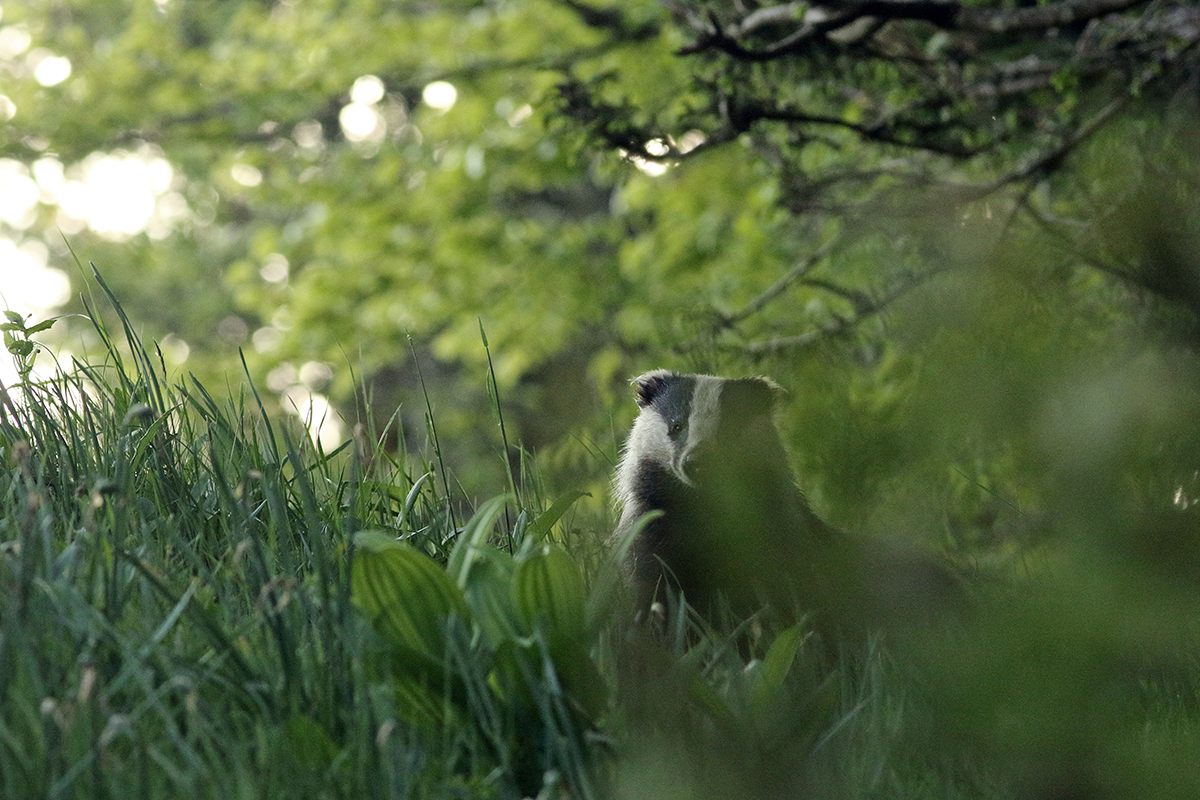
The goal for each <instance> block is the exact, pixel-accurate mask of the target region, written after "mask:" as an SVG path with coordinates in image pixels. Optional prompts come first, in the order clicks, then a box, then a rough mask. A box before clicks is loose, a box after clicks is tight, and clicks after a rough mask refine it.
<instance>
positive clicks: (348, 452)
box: [0, 298, 1195, 798]
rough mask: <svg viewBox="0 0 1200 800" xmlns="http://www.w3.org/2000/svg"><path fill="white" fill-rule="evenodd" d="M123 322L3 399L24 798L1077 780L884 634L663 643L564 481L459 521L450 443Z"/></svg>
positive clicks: (1, 684)
mask: <svg viewBox="0 0 1200 800" xmlns="http://www.w3.org/2000/svg"><path fill="white" fill-rule="evenodd" d="M110 300H111V302H113V303H114V304H115V302H116V301H115V300H113V299H111V298H110ZM116 307H117V308H118V311H119V306H116ZM122 319H124V318H123V317H122ZM98 329H99V330H100V332H101V334H102V336H103V337H104V339H105V341H107V342H110V343H111V344H110V347H109V349H108V350H107V352H106V353H105V355H104V358H102V359H100V360H99V362H97V363H90V364H77V365H75V367H74V368H72V369H70V370H64V371H63V372H62V373H61V374H60V375H59V376H57V377H56V378H55V379H53V380H49V381H46V382H43V383H38V384H30V385H26V386H25V387H23V390H24V391H23V397H22V398H21V401H20V402H19V403H17V402H13V401H12V400H6V401H5V402H4V404H3V405H2V406H0V543H3V544H2V545H0V548H2V549H0V624H2V628H0V797H5V798H24V797H120V798H126V797H129V798H135V797H147V798H151V797H153V798H161V797H187V798H209V797H212V798H218V797H219V798H234V797H255V798H274V797H279V798H299V797H345V798H357V797H448V796H455V797H475V796H496V797H519V796H528V795H535V794H539V792H540V796H544V797H557V796H580V797H584V796H612V795H616V796H623V797H630V798H642V797H731V798H732V797H755V796H761V797H772V796H836V797H844V796H877V797H898V796H911V797H955V796H964V797H981V796H985V797H1007V796H1013V795H1020V794H1028V795H1030V796H1035V795H1039V794H1041V793H1042V792H1043V789H1044V788H1045V787H1050V786H1051V784H1052V783H1053V781H1054V780H1057V779H1059V778H1060V777H1061V779H1062V780H1064V781H1068V782H1069V781H1074V780H1075V773H1074V772H1073V771H1072V768H1068V767H1064V766H1063V764H1067V763H1068V762H1066V761H1063V762H1062V763H1059V762H1058V761H1054V762H1053V763H1051V765H1050V767H1047V768H1046V770H1047V771H1046V772H1045V775H1040V773H1037V772H1036V771H1035V773H1034V775H1035V777H1036V778H1037V779H1036V780H1032V781H1031V782H1028V783H1023V782H1022V780H1021V776H1020V775H1017V779H1016V780H1012V777H1013V776H1012V775H1011V774H1007V773H1006V769H1005V766H1006V765H1005V764H1003V763H1000V766H999V768H997V766H996V763H994V762H992V761H990V760H989V757H988V756H987V755H986V754H985V755H984V756H982V757H979V756H978V753H977V752H974V751H972V749H971V748H970V747H968V746H963V743H962V742H961V741H956V740H953V739H951V738H949V737H947V736H946V735H945V717H944V716H941V717H940V716H939V715H938V712H937V711H936V710H935V706H936V704H934V703H927V702H926V701H925V699H923V694H924V691H923V690H924V689H927V688H928V687H927V686H923V682H922V679H921V678H920V677H918V679H917V680H915V681H914V680H913V674H914V673H913V670H912V668H911V666H899V665H897V663H896V662H895V661H894V660H893V659H891V658H889V657H887V656H885V655H883V654H882V652H881V651H880V650H879V649H878V648H876V647H873V646H869V647H868V648H867V649H866V650H865V651H862V652H858V653H856V654H854V655H853V656H848V657H845V658H842V659H840V660H837V659H835V660H833V661H831V660H830V657H829V651H828V649H827V648H822V647H818V646H817V645H816V644H815V642H814V641H813V640H812V639H811V638H806V637H805V636H804V635H803V632H802V631H800V630H798V629H789V630H787V631H784V632H782V634H781V635H780V636H778V637H777V638H771V637H767V638H765V639H763V643H762V645H761V646H755V647H756V648H757V649H756V652H755V655H756V656H757V658H756V659H755V660H754V661H753V662H751V663H750V664H749V666H747V663H746V660H745V658H744V657H743V654H741V653H739V652H738V649H737V647H735V646H734V644H735V642H734V640H733V639H731V638H729V637H727V636H720V635H715V634H705V633H704V632H696V631H691V632H686V631H681V632H679V636H678V638H677V639H676V640H675V641H674V642H673V643H669V644H667V645H666V646H662V645H659V644H656V643H651V642H647V641H645V640H644V639H642V638H641V637H640V636H639V634H638V633H637V631H635V630H633V629H631V628H630V627H629V626H627V625H624V624H622V623H621V619H622V617H621V616H620V615H619V614H614V613H613V612H612V608H613V607H614V604H615V603H617V602H618V601H619V592H616V591H615V590H614V587H615V584H616V582H614V581H613V580H611V579H612V575H613V573H612V572H611V564H610V563H609V562H606V561H605V560H604V559H603V558H601V557H598V556H597V555H596V554H595V552H594V550H592V549H590V548H588V547H586V546H584V545H583V544H581V543H583V542H587V541H593V540H595V539H596V537H595V536H594V535H592V534H594V533H595V532H591V533H588V532H585V533H584V534H582V535H580V536H579V537H576V539H575V540H574V541H568V543H567V544H568V545H569V546H563V545H562V544H559V543H555V542H554V541H553V536H551V535H549V531H550V526H551V525H552V524H553V523H554V522H555V521H556V520H557V519H558V518H559V516H560V515H561V514H562V512H563V510H564V506H565V505H566V503H565V502H564V503H562V504H559V505H557V506H550V507H549V508H548V510H545V511H544V509H543V507H544V506H547V505H548V504H546V503H544V502H542V501H541V500H540V499H539V498H538V497H537V493H536V492H535V491H525V492H522V496H523V500H524V505H523V506H521V505H519V504H512V503H510V504H509V505H508V507H507V508H505V507H504V502H503V501H497V502H493V503H489V504H486V505H485V506H484V507H482V508H480V509H479V510H478V511H477V513H476V514H475V515H474V517H473V518H472V519H471V520H469V521H464V520H461V519H456V518H455V516H454V515H453V514H452V512H451V510H450V506H449V504H448V503H447V502H446V499H445V495H444V494H443V493H442V491H441V487H443V486H444V485H445V484H444V483H443V482H442V480H441V477H440V476H439V475H438V474H437V473H438V469H437V464H436V463H429V462H422V461H421V459H419V458H411V459H410V458H401V459H400V460H396V459H393V458H389V457H388V456H387V455H386V454H384V453H382V452H379V451H378V450H377V449H376V448H374V446H373V445H372V441H374V437H373V435H372V432H369V431H368V432H365V433H364V434H363V435H360V436H359V437H357V438H356V440H355V441H354V442H352V443H348V444H347V445H346V446H345V447H344V448H343V449H342V450H340V451H338V452H336V453H322V452H320V451H319V450H318V449H315V448H314V446H313V445H312V444H311V442H310V441H309V440H308V439H307V438H306V437H305V436H304V435H303V434H302V433H297V432H296V431H290V430H286V429H281V428H280V427H278V425H277V423H273V422H272V421H271V420H270V419H269V418H268V417H267V416H266V415H265V414H264V413H263V410H262V408H261V406H260V404H259V403H258V402H257V399H256V396H255V395H254V393H253V390H252V389H250V388H248V389H247V391H246V392H244V393H243V396H242V397H241V398H240V399H239V400H235V401H229V402H218V401H216V400H214V399H213V397H211V396H210V395H209V393H208V392H206V391H205V390H204V388H203V387H201V386H199V385H197V384H195V383H193V384H191V385H169V384H167V383H166V382H165V381H164V380H163V378H162V375H163V369H162V367H161V363H160V361H159V360H158V359H157V358H156V357H155V356H154V354H152V353H150V352H148V351H147V350H146V348H145V347H144V346H143V345H142V344H141V343H140V342H139V341H138V340H137V337H136V336H135V335H134V334H133V331H132V329H131V328H130V327H129V325H128V323H127V322H126V324H125V329H124V330H123V331H122V336H121V338H122V340H123V342H124V343H123V344H122V345H121V346H118V345H117V344H116V343H113V337H112V336H111V335H110V332H109V331H107V330H105V329H104V328H103V327H102V326H98ZM413 464H416V465H417V466H416V467H415V468H414V467H412V466H411V465H413ZM514 488H521V487H514ZM568 501H569V498H568ZM543 514H545V515H544V516H543ZM363 530H375V531H383V532H384V533H385V534H386V536H385V537H383V538H382V539H381V538H379V537H376V538H374V539H371V538H362V537H359V538H356V533H357V532H359V531H363ZM397 537H400V538H403V539H404V541H405V543H406V544H405V545H403V546H401V545H395V544H393V543H392V542H391V541H390V540H393V539H395V538H397ZM381 542H382V544H381ZM357 544H361V545H362V546H361V547H356V545H357ZM368 545H370V546H368ZM356 551H360V552H356ZM414 554H417V555H419V558H417V559H416V560H414V558H416V556H415V555H414ZM563 554H568V555H569V556H570V558H566V559H564V558H563ZM426 559H431V560H429V561H426ZM423 563H429V564H435V565H436V570H435V572H436V573H437V576H432V575H430V574H429V573H427V572H425V571H422V570H424V567H422V566H421V564H423ZM364 565H368V566H371V568H372V569H375V572H374V573H370V574H372V575H375V576H376V577H375V578H371V577H370V575H368V573H369V570H368V567H367V566H364ZM356 570H357V572H356ZM405 570H408V571H407V572H406V571H405ZM414 570H415V571H414ZM379 576H382V577H379ZM583 576H589V577H587V578H584V577H583ZM435 577H436V580H435V579H434V578H435ZM372 580H374V581H375V582H374V583H372V582H371V581H372ZM421 581H425V583H423V584H422V583H421ZM418 584H420V586H424V587H425V588H424V589H422V588H420V586H418ZM364 586H374V587H375V589H367V588H364ZM414 587H417V588H414ZM372 591H374V592H375V595H377V596H375V595H373V596H372V597H373V598H374V599H372V597H367V596H366V595H367V594H369V593H370V592H372ZM364 611H366V613H364ZM412 620H417V622H415V623H413V624H411V625H410V624H409V622H410V621H412ZM372 623H374V624H372ZM1193 679H1194V673H1193V675H1192V676H1191V677H1190V678H1189V679H1188V680H1185V681H1184V683H1185V684H1187V686H1188V688H1187V690H1186V691H1184V692H1183V694H1187V695H1188V697H1183V694H1179V693H1177V694H1176V695H1172V696H1167V697H1166V698H1165V700H1163V699H1162V698H1160V701H1161V705H1163V706H1164V708H1162V709H1160V711H1159V713H1158V716H1157V717H1156V718H1155V719H1157V720H1166V721H1167V722H1166V723H1162V722H1155V723H1154V724H1153V725H1152V724H1151V722H1150V720H1149V719H1148V718H1147V719H1144V720H1143V719H1140V718H1139V719H1138V720H1135V721H1134V724H1133V725H1132V726H1131V727H1132V728H1133V729H1134V730H1137V729H1139V726H1140V728H1141V729H1143V730H1144V731H1146V732H1148V733H1146V736H1147V737H1149V736H1153V737H1157V738H1153V739H1152V741H1154V742H1155V743H1156V745H1155V753H1154V754H1152V755H1158V756H1161V753H1158V749H1157V748H1158V744H1159V743H1161V744H1163V745H1164V747H1163V752H1166V753H1168V755H1169V756H1170V758H1169V759H1168V760H1170V759H1171V758H1175V757H1176V755H1177V759H1176V760H1178V761H1179V763H1187V759H1188V757H1189V753H1190V751H1189V750H1188V748H1189V747H1190V746H1191V745H1193V744H1194V743H1195V737H1194V734H1193V733H1192V731H1194V730H1195V724H1194V721H1193V720H1194V714H1193V713H1192V710H1191V706H1189V702H1194V700H1193V699H1192V698H1194V696H1195V690H1194V686H1195V681H1194V680H1193ZM951 682H952V681H951ZM1189 692H1190V694H1188V693H1189ZM1003 702H1004V701H1003V700H1001V701H997V703H998V705H992V706H989V705H987V704H981V705H980V709H982V710H981V711H978V713H980V714H983V713H992V712H994V711H995V710H996V709H997V708H1001V709H1002V708H1004V705H1003ZM1050 713H1055V712H1054V710H1053V709H1051V710H1050ZM1172 720H1174V721H1175V722H1173V723H1171V721H1172ZM1168 723H1170V724H1168ZM979 724H980V723H978V721H972V720H969V721H968V723H967V724H964V726H963V728H964V730H975V729H976V727H977V726H978V725H979ZM1073 725H1074V722H1072V723H1067V724H1066V728H1067V729H1073V727H1072V726H1073ZM1172 726H1174V727H1172ZM1088 741H1091V740H1088ZM1172 748H1173V749H1172ZM1021 757H1024V756H1023V755H1022V756H1021ZM1088 757H1089V758H1090V757H1091V756H1090V755H1089V756H1088ZM1115 758H1118V759H1125V758H1134V759H1142V760H1143V761H1145V762H1146V764H1147V765H1148V764H1150V763H1151V762H1152V759H1147V758H1146V753H1145V748H1141V749H1139V747H1134V748H1133V749H1132V750H1129V749H1125V750H1121V751H1120V752H1119V753H1117V754H1116V756H1115ZM1001 761H1002V759H1001ZM1031 763H1034V762H1031ZM1036 763H1038V764H1040V762H1036ZM1074 763H1075V762H1073V761H1072V762H1070V765H1073V764H1074ZM1171 763H1172V764H1174V763H1175V761H1171ZM1070 765H1068V766H1070ZM1039 768H1040V767H1039ZM1140 769H1141V768H1140V767H1139V769H1135V770H1132V771H1129V772H1128V773H1125V772H1122V773H1120V774H1121V775H1122V776H1125V775H1126V774H1128V775H1134V776H1137V775H1140V774H1141V772H1140ZM1018 771H1019V770H1018ZM1089 774H1090V773H1089ZM1167 774H1168V775H1172V776H1173V775H1174V774H1175V773H1174V772H1169V773H1167ZM989 776H999V777H989ZM1001 778H1005V780H1001ZM1079 780H1080V781H1082V783H1081V784H1080V785H1083V784H1084V783H1086V782H1087V781H1088V780H1090V778H1087V777H1083V778H1079ZM1135 785H1140V784H1135ZM1073 786H1074V785H1073V784H1072V785H1071V788H1073ZM1046 790H1047V791H1048V790H1049V789H1046ZM1171 794H1172V792H1171V791H1170V787H1169V786H1167V787H1166V788H1164V790H1163V792H1162V794H1161V796H1171ZM1095 796H1108V795H1106V793H1105V792H1099V793H1098V794H1096V795H1095ZM1113 796H1116V795H1113Z"/></svg>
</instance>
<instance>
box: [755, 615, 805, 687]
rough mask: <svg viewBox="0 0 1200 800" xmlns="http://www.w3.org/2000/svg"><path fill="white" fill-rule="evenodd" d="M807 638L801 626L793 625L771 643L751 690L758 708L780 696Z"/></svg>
mask: <svg viewBox="0 0 1200 800" xmlns="http://www.w3.org/2000/svg"><path fill="white" fill-rule="evenodd" d="M805 639H806V634H805V632H804V630H803V629H802V628H801V626H799V625H793V626H792V627H790V628H788V629H787V630H785V631H783V632H782V633H780V634H779V636H777V637H776V639H775V641H773V642H772V643H771V646H770V647H769V648H768V649H767V654H766V655H765V656H764V657H763V660H762V663H761V664H760V665H759V669H758V672H757V673H756V675H755V678H756V680H755V682H754V686H753V688H752V690H751V691H752V693H753V694H752V697H753V702H754V704H755V705H756V706H757V707H758V708H765V707H766V706H768V705H769V704H770V703H771V702H772V701H774V700H775V699H776V698H777V697H779V693H780V691H781V690H782V689H783V684H784V681H785V680H786V679H787V676H788V673H789V672H791V670H792V664H793V662H795V660H796V653H798V652H799V651H800V646H801V645H802V644H803V643H804V641H805Z"/></svg>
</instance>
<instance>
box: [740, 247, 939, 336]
mask: <svg viewBox="0 0 1200 800" xmlns="http://www.w3.org/2000/svg"><path fill="white" fill-rule="evenodd" d="M953 269H956V267H955V266H952V265H947V266H939V267H935V268H933V269H929V270H926V271H924V272H917V273H910V274H908V275H905V276H903V277H901V278H900V279H899V280H898V281H896V283H895V284H894V285H893V286H892V287H891V288H889V289H888V290H887V291H885V292H884V293H883V294H882V295H880V296H879V297H878V298H873V299H870V301H869V302H867V303H863V304H862V305H861V306H860V307H858V308H857V309H856V311H855V313H854V314H852V315H850V316H846V317H838V318H836V319H835V320H834V321H833V322H829V323H826V324H825V325H821V326H819V327H817V328H815V329H813V330H811V331H806V332H804V333H801V334H797V335H795V336H776V337H774V338H771V339H767V340H765V341H760V342H751V343H749V344H746V345H743V346H742V347H740V348H739V349H740V350H742V351H743V352H745V353H746V354H747V355H751V356H755V357H763V356H768V355H775V354H777V353H780V352H782V351H785V350H793V351H794V350H800V349H803V348H805V347H810V346H812V345H814V344H816V343H817V342H819V341H821V340H823V339H830V338H833V337H836V336H841V335H844V334H846V333H849V332H850V331H851V330H853V329H854V328H855V327H857V326H858V325H860V324H861V323H862V322H864V321H866V320H867V319H869V318H871V317H874V316H878V315H879V314H882V313H883V312H884V311H886V310H887V308H888V306H890V305H891V304H892V303H894V302H895V301H896V300H898V299H900V298H901V297H903V296H904V295H906V294H908V293H909V292H911V291H912V290H914V289H916V288H917V287H919V286H921V285H922V284H924V283H925V282H926V281H929V280H931V279H933V278H935V277H937V276H938V275H941V274H943V273H946V272H950V271H951V270H953ZM864 297H865V295H864Z"/></svg>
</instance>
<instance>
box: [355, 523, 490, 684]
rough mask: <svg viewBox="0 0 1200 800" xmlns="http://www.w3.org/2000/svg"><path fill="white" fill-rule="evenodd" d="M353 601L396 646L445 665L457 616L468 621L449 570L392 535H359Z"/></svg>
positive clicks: (357, 537)
mask: <svg viewBox="0 0 1200 800" xmlns="http://www.w3.org/2000/svg"><path fill="white" fill-rule="evenodd" d="M354 540H355V545H356V546H357V548H358V549H357V552H356V554H355V557H354V569H353V574H352V575H351V598H352V599H353V601H354V604H355V605H357V606H358V607H359V608H361V609H362V610H363V611H364V612H365V613H366V615H367V617H368V618H369V619H370V620H371V622H372V624H373V625H374V626H375V629H376V630H378V631H379V633H380V634H381V635H382V636H383V637H384V638H385V639H386V640H387V641H388V642H389V643H390V644H391V645H393V646H394V647H396V648H399V649H400V650H401V651H404V652H406V653H411V654H415V655H418V656H420V657H422V658H423V660H424V659H429V660H432V661H434V662H435V663H436V662H439V661H440V660H441V658H442V655H443V651H444V649H445V635H444V631H445V625H446V621H447V620H448V619H449V618H450V617H451V615H457V616H458V617H460V618H461V619H466V618H467V605H466V602H465V601H464V599H463V595H462V592H461V591H459V588H458V586H456V585H455V583H454V581H453V580H451V579H450V576H449V575H447V574H446V572H445V570H443V569H442V568H441V567H439V566H438V565H437V564H436V563H434V562H433V560H432V559H430V558H429V557H428V556H426V555H425V554H424V553H421V552H420V551H418V550H416V549H414V548H412V547H410V546H409V545H406V544H404V543H402V542H398V541H396V540H395V539H392V538H391V537H389V536H387V535H386V534H383V533H379V532H376V531H364V532H360V533H358V534H356V535H355V539H354Z"/></svg>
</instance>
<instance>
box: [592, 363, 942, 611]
mask: <svg viewBox="0 0 1200 800" xmlns="http://www.w3.org/2000/svg"><path fill="white" fill-rule="evenodd" d="M633 387H634V394H635V398H636V400H637V404H638V407H639V408H640V409H641V412H640V413H639V415H638V417H637V420H636V421H635V423H634V425H633V429H632V430H631V432H630V434H629V439H628V441H627V443H626V446H625V450H624V453H623V455H622V458H621V463H620V466H619V467H618V470H617V475H616V480H615V484H616V487H615V488H616V497H617V501H618V502H619V504H620V506H621V517H620V522H619V523H618V525H617V529H616V532H615V533H614V538H615V539H617V540H619V541H623V540H624V538H625V537H626V536H628V535H630V533H631V532H632V529H633V528H634V527H635V526H637V525H638V524H639V521H640V520H641V519H642V517H643V516H645V515H646V514H647V513H649V512H652V511H658V512H661V514H660V515H659V516H656V517H655V518H653V519H651V520H649V521H648V522H647V523H645V524H644V525H643V526H642V527H641V529H640V530H639V531H638V532H637V534H636V537H635V538H634V540H633V541H632V542H631V543H630V548H629V556H628V563H627V571H628V574H629V576H630V578H631V580H632V583H633V585H634V587H635V590H636V596H637V603H638V605H639V608H640V610H641V611H646V610H648V609H649V608H650V607H651V605H652V604H653V603H654V602H656V601H661V600H663V599H665V597H666V592H667V591H668V590H674V591H678V592H681V593H682V594H683V596H684V597H685V599H686V600H687V602H688V604H689V605H691V606H692V607H693V608H694V609H695V610H697V611H698V612H700V613H701V614H702V615H704V616H707V617H709V618H710V619H712V617H711V614H712V613H713V612H715V611H717V610H718V609H721V608H728V609H729V610H731V611H732V612H733V613H734V614H735V615H738V616H740V615H744V614H748V613H751V612H753V611H755V610H757V609H759V608H762V607H764V606H770V607H772V608H774V609H776V610H780V611H784V612H787V613H798V614H804V615H810V616H811V617H813V618H814V620H815V621H816V622H817V623H818V624H819V625H821V626H822V627H830V626H833V627H837V628H839V629H842V630H845V629H848V628H853V629H858V630H862V629H864V628H870V627H874V626H876V625H880V624H883V625H886V624H889V623H891V622H894V621H896V620H897V619H899V618H900V617H904V616H907V617H911V616H913V615H914V614H919V615H921V616H923V617H928V615H929V612H930V611H931V610H933V609H935V608H942V607H945V606H948V605H951V604H956V603H958V601H959V598H961V587H960V586H959V584H958V582H957V578H956V577H955V576H953V575H952V574H951V573H950V571H949V570H948V569H947V568H946V567H945V565H943V564H941V563H940V562H938V561H936V560H935V559H933V558H932V557H931V556H929V555H927V554H925V553H923V552H920V551H917V550H913V549H911V548H907V547H903V546H898V545H894V544H890V543H886V542H881V541H870V540H863V539H859V538H857V537H853V536H850V535H849V534H846V533H845V532H843V531H840V530H838V529H836V528H833V527H831V526H830V525H828V524H826V523H825V522H824V521H823V520H821V519H820V518H819V517H818V516H817V515H816V514H815V513H814V512H813V510H812V508H811V507H810V506H809V504H808V502H807V501H806V499H805V497H804V495H803V494H802V493H801V491H800V489H799V488H798V487H797V486H796V483H795V480H794V477H793V474H792V470H791V467H790V466H789V464H788V460H787V454H786V452H785V450H784V447H783V443H782V441H781V439H780V437H779V433H778V431H777V430H776V428H775V423H774V419H773V416H774V414H773V412H774V407H775V403H776V399H777V397H778V396H779V395H780V394H781V390H780V389H779V387H778V386H776V385H775V384H774V383H773V382H771V381H769V380H767V379H765V378H745V379H726V378H719V377H714V376H710V375H681V374H677V373H674V372H670V371H667V370H656V371H654V372H648V373H646V374H644V375H641V376H640V377H638V378H635V379H634V380H633Z"/></svg>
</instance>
